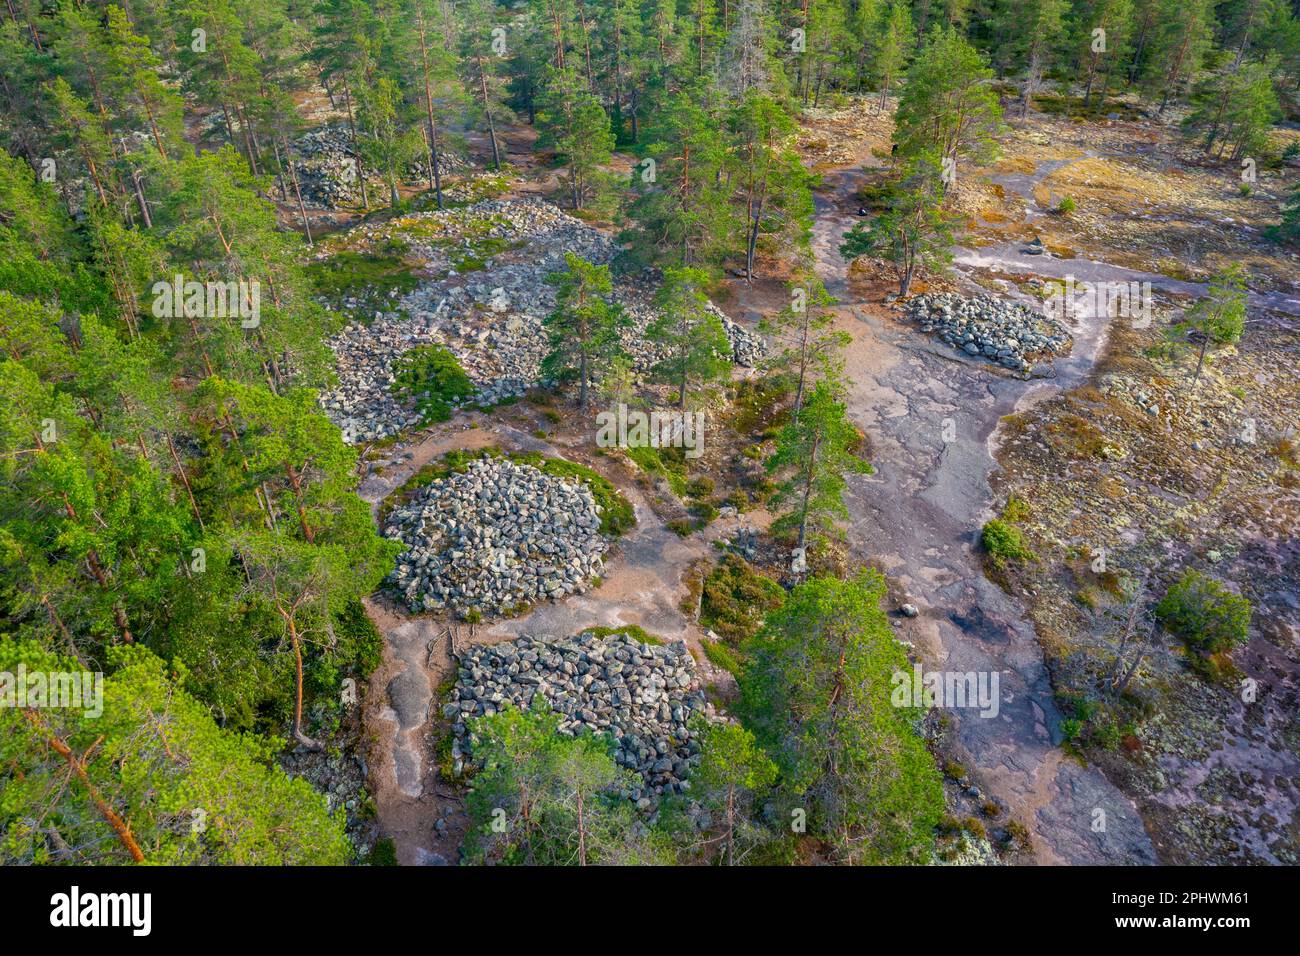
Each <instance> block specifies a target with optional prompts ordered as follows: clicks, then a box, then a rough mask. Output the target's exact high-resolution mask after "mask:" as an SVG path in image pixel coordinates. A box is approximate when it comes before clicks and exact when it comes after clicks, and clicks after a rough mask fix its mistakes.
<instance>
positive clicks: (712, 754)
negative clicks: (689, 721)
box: [691, 723, 777, 866]
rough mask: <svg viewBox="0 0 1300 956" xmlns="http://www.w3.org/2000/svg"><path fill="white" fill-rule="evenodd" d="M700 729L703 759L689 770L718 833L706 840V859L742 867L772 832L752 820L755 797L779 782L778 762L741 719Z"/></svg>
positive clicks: (692, 791)
mask: <svg viewBox="0 0 1300 956" xmlns="http://www.w3.org/2000/svg"><path fill="white" fill-rule="evenodd" d="M697 733H698V735H699V737H698V739H699V741H700V763H699V766H698V767H696V768H695V770H694V771H693V772H692V774H691V793H692V794H693V795H694V796H696V797H698V798H699V799H700V800H701V801H702V802H703V803H704V805H705V806H707V807H708V808H709V809H710V810H712V811H713V813H714V814H715V819H716V824H715V826H714V828H713V829H714V833H713V834H712V835H711V836H710V838H709V839H708V840H707V841H705V850H706V852H705V860H706V861H708V862H713V861H716V862H719V863H723V864H725V865H727V866H740V865H742V864H743V863H744V862H745V858H746V856H747V855H748V854H749V852H750V851H751V850H753V849H754V847H756V846H758V845H760V844H762V843H763V842H765V841H766V840H768V839H771V833H770V831H768V830H767V829H766V828H764V827H762V826H759V825H756V824H755V823H754V822H753V812H754V805H755V803H756V801H757V800H758V799H759V798H760V797H761V796H762V794H763V793H764V791H765V790H767V789H768V788H770V787H771V786H772V785H773V784H774V783H776V779H777V769H776V764H774V763H772V761H771V760H770V759H769V758H768V756H767V754H765V753H764V752H763V749H762V748H761V747H759V746H758V743H757V742H756V741H755V740H754V735H753V734H751V733H750V732H749V731H748V730H746V729H745V728H744V727H742V726H741V725H739V724H730V723H717V724H714V723H705V724H702V725H701V726H700V727H699V728H698V730H697ZM715 846H716V849H714V847H715Z"/></svg>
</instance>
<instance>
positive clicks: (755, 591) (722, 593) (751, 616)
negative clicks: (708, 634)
mask: <svg viewBox="0 0 1300 956" xmlns="http://www.w3.org/2000/svg"><path fill="white" fill-rule="evenodd" d="M784 601H785V590H784V589H783V588H782V587H781V585H779V584H778V583H777V582H775V581H773V580H772V579H771V578H769V577H767V576H766V575H764V574H760V573H758V572H757V571H755V570H754V568H753V566H752V565H751V564H750V563H749V562H748V561H746V560H745V559H744V558H742V557H741V556H740V555H738V554H728V555H727V556H726V557H724V558H723V559H722V561H721V563H719V564H718V566H717V567H715V568H714V569H713V570H712V571H710V572H709V574H708V577H706V578H705V579H704V592H703V597H702V598H701V603H700V623H701V624H702V625H703V626H704V627H707V628H710V629H712V630H714V631H716V632H717V633H718V634H720V635H722V637H724V638H725V639H727V640H728V641H730V642H731V643H732V644H733V645H736V646H740V645H741V644H743V643H744V642H745V641H747V640H749V639H750V638H751V637H753V636H754V635H755V634H756V633H758V629H759V628H760V627H762V626H763V619H764V618H765V617H766V616H767V615H768V614H769V613H770V612H772V611H774V610H776V609H777V608H779V607H780V606H781V604H782V603H783V602H784Z"/></svg>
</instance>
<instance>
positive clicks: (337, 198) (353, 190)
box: [283, 123, 469, 209]
mask: <svg viewBox="0 0 1300 956" xmlns="http://www.w3.org/2000/svg"><path fill="white" fill-rule="evenodd" d="M289 152H290V159H289V163H290V164H291V165H292V167H293V170H294V172H295V173H297V176H298V188H299V189H301V190H302V199H303V202H304V203H306V204H307V205H308V206H312V207H315V208H321V209H337V208H339V207H340V206H351V205H356V204H357V203H359V202H361V184H360V182H359V181H358V179H357V154H356V150H355V149H354V148H353V142H352V132H351V130H349V129H348V127H347V125H346V124H344V123H332V124H329V125H326V126H320V127H317V128H316V129H313V130H311V131H309V132H307V133H304V134H303V135H302V136H300V137H298V139H296V140H295V141H294V142H293V143H292V144H290V146H289ZM428 165H429V164H428V163H427V162H425V161H420V162H417V163H414V164H412V165H411V167H410V168H409V169H407V171H406V176H405V177H404V179H405V180H406V181H407V182H413V183H424V182H426V180H427V179H428V176H427V172H426V171H427V169H428ZM468 166H469V163H468V162H467V161H466V160H465V159H463V158H462V157H460V156H455V155H453V154H451V153H447V152H445V151H444V152H443V153H442V154H441V155H440V156H439V157H438V171H439V172H440V173H442V175H444V176H446V175H449V174H451V173H453V172H455V171H457V170H462V169H465V168H467V167H468ZM372 182H373V183H374V184H375V185H376V186H377V187H379V186H382V184H381V183H380V182H379V180H377V179H375V178H374V177H373V176H370V175H367V177H366V184H367V185H370V184H371V183H372ZM283 186H284V188H285V189H286V190H287V191H288V192H289V193H290V194H292V191H293V182H292V177H289V176H285V177H283ZM383 188H386V187H383Z"/></svg>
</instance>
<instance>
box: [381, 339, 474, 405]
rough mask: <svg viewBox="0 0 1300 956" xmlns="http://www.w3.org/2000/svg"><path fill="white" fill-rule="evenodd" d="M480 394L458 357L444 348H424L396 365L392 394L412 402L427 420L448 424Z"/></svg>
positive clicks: (428, 346)
mask: <svg viewBox="0 0 1300 956" xmlns="http://www.w3.org/2000/svg"><path fill="white" fill-rule="evenodd" d="M477 391H478V389H477V388H476V387H475V385H474V383H473V382H471V381H470V378H469V376H468V375H466V374H465V370H464V369H463V368H461V367H460V363H459V362H457V361H456V356H454V355H452V354H451V352H450V351H448V350H447V349H446V348H444V347H443V346H441V345H420V346H416V347H415V348H413V349H411V351H409V352H407V353H406V354H405V355H403V356H402V357H401V358H399V359H398V360H397V362H396V363H394V366H393V384H392V392H393V394H394V395H396V396H397V397H399V398H405V399H411V400H413V401H414V402H415V409H416V411H418V412H419V413H420V415H421V417H422V418H423V420H424V421H425V423H426V424H427V423H429V422H445V421H447V419H449V418H451V413H452V409H453V408H454V407H455V406H457V405H459V404H461V403H462V402H464V401H466V400H467V399H469V398H472V397H473V396H474V394H475V393H476V392H477Z"/></svg>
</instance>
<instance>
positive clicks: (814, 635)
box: [738, 571, 944, 863]
mask: <svg viewBox="0 0 1300 956" xmlns="http://www.w3.org/2000/svg"><path fill="white" fill-rule="evenodd" d="M885 591H886V585H885V581H884V578H883V577H882V576H881V575H880V574H879V573H878V572H876V571H863V572H861V573H859V574H857V575H856V576H854V577H851V578H848V579H846V580H839V579H836V578H830V577H818V578H812V579H810V580H809V581H807V582H806V583H804V584H801V585H799V586H798V587H796V588H795V589H794V590H793V591H792V592H791V593H790V595H789V597H788V599H787V600H786V603H785V604H784V606H783V607H781V608H780V609H779V610H777V611H775V612H774V613H772V614H771V615H769V617H768V619H767V623H766V625H765V626H764V628H763V630H762V631H761V632H760V633H759V635H758V637H756V638H755V639H754V640H753V641H752V642H751V645H750V648H749V651H750V663H749V665H748V666H747V667H746V669H745V670H744V671H743V673H742V674H741V677H740V691H741V700H740V704H739V707H738V712H739V714H740V716H741V719H742V721H743V722H744V724H745V726H746V727H747V728H748V729H749V730H751V731H752V732H753V734H754V737H755V739H756V740H757V742H758V743H759V745H760V746H762V747H763V748H764V749H765V750H766V751H767V753H768V755H769V756H770V757H771V759H772V760H773V762H775V764H776V765H777V767H778V769H779V770H780V773H781V785H782V787H783V788H786V789H788V791H789V792H790V793H791V794H793V795H795V796H796V797H799V798H800V799H802V800H804V801H806V803H805V804H804V806H806V807H807V808H808V810H809V822H810V827H811V828H813V832H816V833H817V834H818V835H820V836H821V837H822V838H823V839H825V840H827V841H828V842H829V843H830V844H831V845H832V846H834V848H835V849H836V851H837V853H838V854H839V855H840V856H841V858H843V859H844V860H846V861H848V862H853V863H906V862H919V861H923V860H924V859H926V858H927V857H928V849H929V847H930V845H931V843H932V840H933V830H934V827H935V825H936V824H937V823H938V821H939V818H940V816H941V815H942V813H943V808H944V797H943V786H942V782H941V778H940V774H939V769H938V767H937V766H936V765H935V760H934V757H933V756H932V755H931V754H930V753H929V751H928V750H927V749H926V747H925V744H924V742H923V741H922V739H921V738H920V737H919V736H918V735H917V733H916V730H915V729H914V727H913V724H912V713H911V712H910V711H909V710H908V709H906V708H897V707H894V706H893V705H892V703H891V700H890V686H891V679H892V675H893V674H894V672H895V671H898V670H904V669H906V668H907V667H908V663H907V656H906V654H905V653H904V652H903V648H902V646H901V645H900V644H899V643H898V642H897V641H896V640H895V639H894V637H893V634H892V629H891V628H890V625H889V619H888V618H887V617H886V615H885V612H884V611H883V610H882V609H881V606H880V604H881V601H882V599H883V598H884V597H885Z"/></svg>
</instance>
